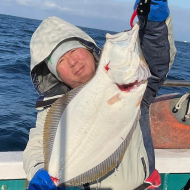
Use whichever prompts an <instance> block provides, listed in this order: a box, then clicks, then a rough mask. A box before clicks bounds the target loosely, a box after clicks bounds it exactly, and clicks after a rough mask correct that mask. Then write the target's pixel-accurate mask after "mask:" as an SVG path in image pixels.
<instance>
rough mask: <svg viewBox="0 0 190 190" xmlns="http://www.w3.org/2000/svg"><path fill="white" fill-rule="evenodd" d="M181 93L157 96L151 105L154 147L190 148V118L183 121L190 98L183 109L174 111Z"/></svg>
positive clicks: (183, 105)
mask: <svg viewBox="0 0 190 190" xmlns="http://www.w3.org/2000/svg"><path fill="white" fill-rule="evenodd" d="M180 97H181V95H180V94H176V93H175V94H167V95H163V96H160V97H157V98H156V99H155V101H154V103H152V105H151V106H150V125H151V133H152V138H153V144H154V148H161V149H164V148H165V149H183V148H190V119H186V121H183V118H184V116H185V114H186V112H187V108H188V104H189V100H188V99H187V100H185V101H184V103H183V104H182V107H181V109H179V110H178V111H177V112H176V113H175V112H174V111H173V108H174V107H175V105H176V103H177V102H178V101H179V99H180Z"/></svg>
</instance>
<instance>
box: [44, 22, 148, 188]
mask: <svg viewBox="0 0 190 190" xmlns="http://www.w3.org/2000/svg"><path fill="white" fill-rule="evenodd" d="M138 31H139V25H138V24H136V25H135V26H134V27H133V29H132V30H130V31H124V32H121V33H117V34H114V35H111V34H107V35H106V43H105V45H104V47H103V51H102V54H101V58H100V62H99V66H98V68H97V71H96V73H95V76H94V77H93V78H92V79H91V80H90V81H89V82H88V83H86V84H84V85H82V86H79V87H77V88H75V89H73V90H72V91H70V92H69V93H67V94H66V95H64V96H63V97H61V98H59V99H58V100H57V101H56V102H55V103H54V104H53V105H52V107H51V108H50V110H49V112H48V114H47V117H46V121H45V126H44V137H43V141H44V159H45V169H46V170H47V171H48V173H49V174H50V176H51V177H52V179H53V181H54V182H55V184H56V185H57V186H76V185H81V184H85V183H87V182H93V181H95V180H98V179H100V178H101V177H103V176H104V175H106V174H107V173H108V172H109V171H111V170H113V169H114V168H115V167H117V166H118V164H119V163H120V162H121V160H122V158H123V155H124V154H125V150H126V149H127V146H128V144H129V142H130V138H131V136H132V134H133V131H134V129H135V127H136V124H137V121H138V118H139V110H140V102H141V100H142V96H143V94H144V91H145V89H146V86H147V78H148V77H149V76H150V72H149V69H148V67H147V65H146V63H145V60H144V58H143V56H142V53H141V49H140V47H139V40H138Z"/></svg>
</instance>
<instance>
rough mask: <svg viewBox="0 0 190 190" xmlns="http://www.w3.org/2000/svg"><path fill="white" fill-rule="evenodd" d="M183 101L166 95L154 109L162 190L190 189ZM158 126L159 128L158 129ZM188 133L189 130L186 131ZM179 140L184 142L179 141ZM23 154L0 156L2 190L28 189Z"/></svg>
mask: <svg viewBox="0 0 190 190" xmlns="http://www.w3.org/2000/svg"><path fill="white" fill-rule="evenodd" d="M164 86H185V87H187V86H190V82H185V81H168V80H167V81H166V82H165V83H164ZM181 97H182V96H181V95H179V94H170V95H163V96H160V97H157V98H156V100H155V102H154V103H153V104H152V105H151V107H150V124H151V131H152V136H153V142H154V147H155V156H156V169H157V170H158V171H159V172H160V174H161V180H162V184H161V187H160V188H161V189H162V190H182V189H183V190H189V189H190V141H189V138H188V136H190V125H189V121H188V122H187V123H185V122H184V121H183V119H184V117H182V116H185V115H188V114H187V113H186V112H187V111H184V110H186V109H184V106H182V105H186V104H187V103H188V104H187V105H188V108H189V107H190V106H189V101H188V100H187V97H188V96H187V95H186V98H185V96H184V98H181ZM180 99H183V101H181V102H182V103H181V107H183V109H181V111H179V110H180V109H179V106H178V104H177V103H178V102H179V100H180ZM176 102H177V103H176ZM179 103H180V102H179ZM183 103H184V104H183ZM176 105H177V106H176ZM175 109H177V110H178V111H176V110H175ZM189 109H190V108H189ZM163 110H164V111H163ZM163 113H164V114H163ZM189 113H190V112H189ZM186 119H188V117H187V118H186ZM166 120H167V121H166ZM156 126H158V127H157V128H156ZM172 127H173V128H172ZM166 129H167V130H166ZM184 129H186V130H185V131H183V130H184ZM176 131H177V132H176ZM181 134H182V135H183V136H182V135H181ZM178 136H180V138H177V137H178ZM176 144H177V146H176ZM22 154H23V152H22V151H19V152H1V153H0V190H25V189H26V188H27V187H28V181H27V180H26V174H25V172H24V170H23V162H22ZM76 190H77V188H76Z"/></svg>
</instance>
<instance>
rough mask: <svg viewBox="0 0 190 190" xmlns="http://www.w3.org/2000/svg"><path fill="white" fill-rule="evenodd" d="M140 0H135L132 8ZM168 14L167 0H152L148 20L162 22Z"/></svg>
mask: <svg viewBox="0 0 190 190" xmlns="http://www.w3.org/2000/svg"><path fill="white" fill-rule="evenodd" d="M139 2H140V0H136V2H135V5H134V9H136V7H137V4H138V3H139ZM169 14H170V11H169V8H168V2H167V0H152V1H151V8H150V13H149V15H148V20H149V21H155V22H162V21H164V20H166V19H167V18H168V16H169Z"/></svg>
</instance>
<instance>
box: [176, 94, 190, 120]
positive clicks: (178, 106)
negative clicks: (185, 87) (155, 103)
mask: <svg viewBox="0 0 190 190" xmlns="http://www.w3.org/2000/svg"><path fill="white" fill-rule="evenodd" d="M189 95H190V91H189V92H187V93H186V94H184V95H183V96H182V97H181V98H180V99H179V101H178V102H177V103H176V105H175V106H174V109H173V111H174V112H175V113H176V112H177V111H178V110H179V109H181V106H182V104H183V103H184V101H185V100H186V99H187V98H188V97H189ZM187 106H188V107H187V113H186V114H185V116H184V118H183V119H182V121H186V119H188V118H190V101H189V102H188V105H187Z"/></svg>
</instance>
